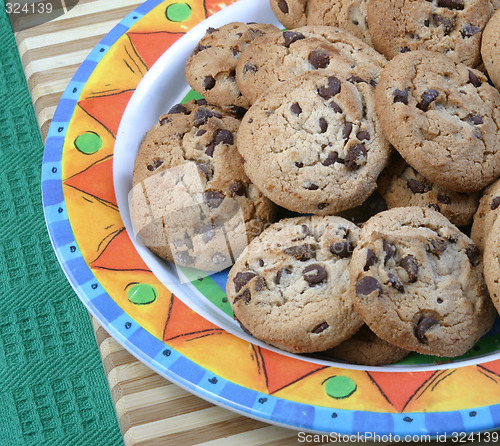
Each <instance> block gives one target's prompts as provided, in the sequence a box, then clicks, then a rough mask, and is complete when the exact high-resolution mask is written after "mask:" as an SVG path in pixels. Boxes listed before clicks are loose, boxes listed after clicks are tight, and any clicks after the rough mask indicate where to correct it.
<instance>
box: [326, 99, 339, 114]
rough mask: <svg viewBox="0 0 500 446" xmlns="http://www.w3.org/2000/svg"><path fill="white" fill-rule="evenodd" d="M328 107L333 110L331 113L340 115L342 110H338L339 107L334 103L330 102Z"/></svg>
mask: <svg viewBox="0 0 500 446" xmlns="http://www.w3.org/2000/svg"><path fill="white" fill-rule="evenodd" d="M328 106H329V107H330V108H331V109H333V111H335V113H342V109H341V108H340V106H339V105H338V104H337V103H336V102H335V101H331V102H330V103H329V104H328Z"/></svg>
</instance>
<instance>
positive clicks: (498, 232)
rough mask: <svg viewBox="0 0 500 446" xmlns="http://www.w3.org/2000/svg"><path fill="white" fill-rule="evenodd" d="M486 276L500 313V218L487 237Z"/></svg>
mask: <svg viewBox="0 0 500 446" xmlns="http://www.w3.org/2000/svg"><path fill="white" fill-rule="evenodd" d="M484 277H485V279H486V285H487V286H488V291H489V293H490V296H491V300H492V301H493V304H494V305H495V307H496V309H497V311H498V312H499V313H500V219H497V220H496V221H495V223H494V224H493V226H492V227H491V231H490V232H489V234H488V237H487V243H486V248H485V250H484Z"/></svg>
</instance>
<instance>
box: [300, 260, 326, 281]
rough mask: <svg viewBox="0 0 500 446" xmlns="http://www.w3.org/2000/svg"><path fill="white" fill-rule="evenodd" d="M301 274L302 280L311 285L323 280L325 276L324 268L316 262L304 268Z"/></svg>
mask: <svg viewBox="0 0 500 446" xmlns="http://www.w3.org/2000/svg"><path fill="white" fill-rule="evenodd" d="M303 275H304V280H305V281H306V282H307V283H308V284H309V285H311V286H314V285H318V284H320V283H322V282H324V281H325V279H326V277H327V274H326V270H325V268H323V267H322V266H321V265H318V264H317V263H315V264H313V265H309V266H307V267H306V268H304V273H303Z"/></svg>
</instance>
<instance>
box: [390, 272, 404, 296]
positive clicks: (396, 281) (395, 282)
mask: <svg viewBox="0 0 500 446" xmlns="http://www.w3.org/2000/svg"><path fill="white" fill-rule="evenodd" d="M387 277H388V278H389V283H390V284H391V286H392V287H393V288H396V290H398V291H399V292H400V293H404V292H405V287H404V285H403V282H401V279H400V278H399V277H398V276H396V275H395V274H392V273H388V274H387Z"/></svg>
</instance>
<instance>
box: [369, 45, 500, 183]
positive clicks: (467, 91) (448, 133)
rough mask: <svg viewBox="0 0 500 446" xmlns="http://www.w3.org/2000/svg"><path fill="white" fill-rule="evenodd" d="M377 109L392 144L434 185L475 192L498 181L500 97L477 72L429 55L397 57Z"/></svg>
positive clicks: (380, 88) (389, 68)
mask: <svg viewBox="0 0 500 446" xmlns="http://www.w3.org/2000/svg"><path fill="white" fill-rule="evenodd" d="M376 104H377V111H378V115H379V118H380V123H381V125H382V129H383V131H384V133H385V135H386V136H387V138H388V139H389V141H390V142H391V144H392V145H393V146H394V147H395V149H396V150H397V151H398V152H399V153H400V154H401V155H402V156H403V158H404V159H405V160H406V161H407V162H408V164H410V165H411V166H412V167H413V168H414V169H416V170H417V171H418V172H419V173H421V174H422V175H423V176H424V177H425V178H428V179H429V180H430V181H432V182H433V183H435V184H437V185H439V186H441V187H443V188H445V189H448V190H452V191H455V192H477V191H479V190H481V189H482V188H484V187H485V186H487V185H488V184H489V183H491V182H492V181H494V180H495V179H496V178H497V177H498V176H499V175H500V93H499V92H498V91H497V90H496V89H495V88H494V87H492V86H491V85H489V84H488V82H487V79H486V77H485V76H484V75H483V74H482V73H481V72H480V71H477V70H473V69H471V68H469V67H467V66H466V65H464V64H461V63H456V62H454V61H453V60H452V59H450V58H449V57H447V56H445V55H444V54H440V53H435V52H431V51H424V50H422V51H412V52H409V53H404V54H400V55H398V56H396V57H395V58H394V59H392V60H391V61H390V62H388V64H387V66H386V68H385V69H384V71H383V74H382V76H381V78H380V83H379V85H378V87H377V89H376Z"/></svg>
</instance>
